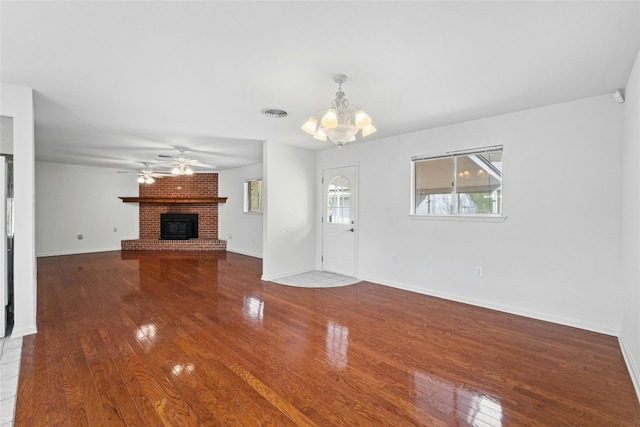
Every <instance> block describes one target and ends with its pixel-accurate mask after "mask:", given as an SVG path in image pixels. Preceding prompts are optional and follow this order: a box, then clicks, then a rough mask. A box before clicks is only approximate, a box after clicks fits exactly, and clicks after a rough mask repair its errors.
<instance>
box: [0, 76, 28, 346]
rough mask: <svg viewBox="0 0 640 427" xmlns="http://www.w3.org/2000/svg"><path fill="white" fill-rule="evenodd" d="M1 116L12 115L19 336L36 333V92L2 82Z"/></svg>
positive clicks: (16, 328)
mask: <svg viewBox="0 0 640 427" xmlns="http://www.w3.org/2000/svg"><path fill="white" fill-rule="evenodd" d="M0 115H3V116H7V117H13V155H14V157H13V165H14V174H13V179H14V212H15V220H14V230H15V236H14V243H15V246H14V247H15V249H14V266H15V269H14V325H13V332H12V336H13V337H19V336H23V335H29V334H34V333H36V332H37V327H36V304H37V295H36V289H37V279H36V276H37V271H36V258H35V226H34V224H35V214H34V212H35V197H34V121H33V91H32V90H31V89H29V88H25V87H21V86H15V85H11V84H7V83H2V84H0Z"/></svg>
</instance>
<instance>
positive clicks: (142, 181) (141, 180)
mask: <svg viewBox="0 0 640 427" xmlns="http://www.w3.org/2000/svg"><path fill="white" fill-rule="evenodd" d="M138 184H144V176H142V175H140V176H139V177H138Z"/></svg>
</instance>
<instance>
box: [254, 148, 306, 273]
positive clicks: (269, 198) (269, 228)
mask: <svg viewBox="0 0 640 427" xmlns="http://www.w3.org/2000/svg"><path fill="white" fill-rule="evenodd" d="M263 160H264V164H265V169H264V171H265V196H266V199H265V212H264V221H265V222H264V249H263V263H262V278H263V279H264V280H272V279H275V278H278V277H283V276H288V275H290V274H296V273H300V272H304V271H309V270H313V269H314V256H315V234H314V233H315V224H314V221H313V218H315V209H316V205H315V194H316V193H315V152H313V151H309V150H304V149H300V148H294V147H290V146H286V145H282V144H278V143H277V142H274V141H267V142H265V149H264V156H263Z"/></svg>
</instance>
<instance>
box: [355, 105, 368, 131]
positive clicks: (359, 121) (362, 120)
mask: <svg viewBox="0 0 640 427" xmlns="http://www.w3.org/2000/svg"><path fill="white" fill-rule="evenodd" d="M370 124H371V117H370V116H369V115H368V114H367V113H365V112H364V110H357V111H356V127H357V128H358V129H363V128H365V127H367V126H369V125H370Z"/></svg>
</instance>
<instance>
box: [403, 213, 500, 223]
mask: <svg viewBox="0 0 640 427" xmlns="http://www.w3.org/2000/svg"><path fill="white" fill-rule="evenodd" d="M409 218H411V219H417V220H427V221H454V222H455V221H458V222H504V221H505V220H506V219H507V217H506V216H503V215H416V214H409Z"/></svg>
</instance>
